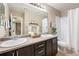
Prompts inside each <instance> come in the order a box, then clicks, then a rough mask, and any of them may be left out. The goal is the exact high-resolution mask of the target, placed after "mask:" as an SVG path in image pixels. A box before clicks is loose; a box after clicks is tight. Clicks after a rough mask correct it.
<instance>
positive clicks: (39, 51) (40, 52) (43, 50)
mask: <svg viewBox="0 0 79 59" xmlns="http://www.w3.org/2000/svg"><path fill="white" fill-rule="evenodd" d="M35 55H38V56H42V55H45V47H43V48H40V49H38V50H35Z"/></svg>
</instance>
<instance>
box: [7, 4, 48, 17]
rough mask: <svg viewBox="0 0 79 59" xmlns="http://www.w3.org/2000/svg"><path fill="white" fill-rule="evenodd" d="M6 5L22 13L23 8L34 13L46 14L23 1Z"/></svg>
mask: <svg viewBox="0 0 79 59" xmlns="http://www.w3.org/2000/svg"><path fill="white" fill-rule="evenodd" d="M8 6H9V9H10V10H14V11H17V12H21V13H24V10H26V11H30V12H31V13H33V14H34V15H41V16H47V14H46V13H44V12H41V11H39V10H37V9H34V8H32V7H29V6H28V5H27V4H24V3H8Z"/></svg>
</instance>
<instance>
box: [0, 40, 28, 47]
mask: <svg viewBox="0 0 79 59" xmlns="http://www.w3.org/2000/svg"><path fill="white" fill-rule="evenodd" d="M26 41H27V38H16V39H11V40H8V41H4V42H2V43H1V44H0V47H13V46H16V45H19V44H22V43H24V42H26Z"/></svg>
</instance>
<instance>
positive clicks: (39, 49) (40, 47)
mask: <svg viewBox="0 0 79 59" xmlns="http://www.w3.org/2000/svg"><path fill="white" fill-rule="evenodd" d="M34 55H35V56H45V55H46V42H45V41H44V42H39V43H36V44H34Z"/></svg>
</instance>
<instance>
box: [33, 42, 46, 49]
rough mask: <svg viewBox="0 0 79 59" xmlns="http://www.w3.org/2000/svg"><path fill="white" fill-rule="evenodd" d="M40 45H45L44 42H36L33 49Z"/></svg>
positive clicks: (40, 46)
mask: <svg viewBox="0 0 79 59" xmlns="http://www.w3.org/2000/svg"><path fill="white" fill-rule="evenodd" d="M42 47H45V42H40V43H36V44H35V45H34V48H35V49H39V48H42Z"/></svg>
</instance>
